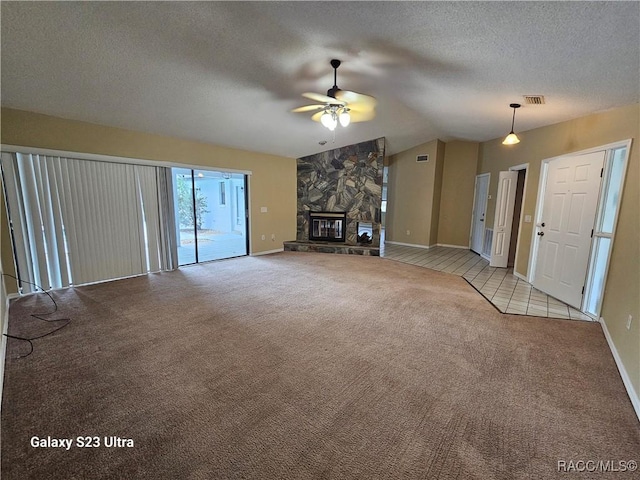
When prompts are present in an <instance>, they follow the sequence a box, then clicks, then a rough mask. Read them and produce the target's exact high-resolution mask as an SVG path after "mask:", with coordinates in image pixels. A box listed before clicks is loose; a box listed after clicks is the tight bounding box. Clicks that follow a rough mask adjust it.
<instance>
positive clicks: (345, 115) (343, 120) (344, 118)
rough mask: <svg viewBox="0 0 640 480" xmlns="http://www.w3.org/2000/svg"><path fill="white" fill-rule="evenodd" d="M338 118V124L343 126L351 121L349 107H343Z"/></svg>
mask: <svg viewBox="0 0 640 480" xmlns="http://www.w3.org/2000/svg"><path fill="white" fill-rule="evenodd" d="M338 119H339V120H340V125H342V126H343V127H346V126H348V125H349V124H350V123H351V115H349V109H348V108H343V109H342V113H340V116H339V117H338Z"/></svg>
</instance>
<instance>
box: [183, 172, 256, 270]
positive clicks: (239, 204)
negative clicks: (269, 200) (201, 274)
mask: <svg viewBox="0 0 640 480" xmlns="http://www.w3.org/2000/svg"><path fill="white" fill-rule="evenodd" d="M171 170H172V174H173V190H174V192H173V193H174V202H175V211H176V230H177V232H176V234H177V237H178V265H187V264H191V263H199V262H207V261H210V260H219V259H221V258H230V257H237V256H241V255H246V254H247V238H248V237H247V216H246V213H245V212H246V189H247V188H246V178H245V175H244V174H241V173H230V172H218V171H213V170H191V169H186V168H172V169H171Z"/></svg>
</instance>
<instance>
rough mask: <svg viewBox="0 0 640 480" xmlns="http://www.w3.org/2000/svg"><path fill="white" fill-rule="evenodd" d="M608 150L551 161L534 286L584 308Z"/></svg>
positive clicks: (540, 226)
mask: <svg viewBox="0 0 640 480" xmlns="http://www.w3.org/2000/svg"><path fill="white" fill-rule="evenodd" d="M604 156H605V152H604V151H602V152H594V153H589V154H586V155H575V156H568V157H563V158H559V159H556V160H552V161H551V162H549V164H548V166H547V175H546V181H545V186H544V200H543V206H542V216H541V217H540V220H539V223H538V224H537V235H538V236H539V238H538V249H537V256H536V269H535V274H534V279H533V286H534V287H536V288H537V289H539V290H542V291H543V292H545V293H547V294H549V295H551V296H552V297H555V298H557V299H559V300H562V301H563V302H565V303H567V304H569V305H571V306H573V307H575V308H577V309H580V307H581V304H582V295H583V291H584V282H585V277H586V273H587V266H588V265H587V264H588V262H589V250H590V248H591V233H592V229H593V224H594V220H595V216H596V209H597V207H598V195H599V192H600V183H601V172H602V166H603V164H604Z"/></svg>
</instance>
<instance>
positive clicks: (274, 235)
mask: <svg viewBox="0 0 640 480" xmlns="http://www.w3.org/2000/svg"><path fill="white" fill-rule="evenodd" d="M271 241H272V242H275V241H276V234H275V233H272V234H271Z"/></svg>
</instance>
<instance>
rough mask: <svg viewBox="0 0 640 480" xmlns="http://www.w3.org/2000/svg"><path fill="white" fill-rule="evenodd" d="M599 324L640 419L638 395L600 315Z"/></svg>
mask: <svg viewBox="0 0 640 480" xmlns="http://www.w3.org/2000/svg"><path fill="white" fill-rule="evenodd" d="M600 325H602V331H603V332H604V338H606V339H607V343H608V344H609V349H610V350H611V353H612V355H613V359H614V360H615V362H616V365H617V367H618V371H619V372H620V376H621V377H622V383H624V386H625V388H626V389H627V394H628V395H629V399H630V400H631V405H633V409H634V410H635V411H636V415H637V417H638V420H639V421H640V397H639V396H638V392H636V391H635V390H634V388H633V384H632V383H631V378H629V374H628V373H627V370H626V369H625V368H624V364H623V363H622V359H621V358H620V355H618V350H617V349H616V346H615V344H614V343H613V340H612V339H611V335H610V334H609V330H608V329H607V324H606V323H605V322H604V318H602V317H600Z"/></svg>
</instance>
